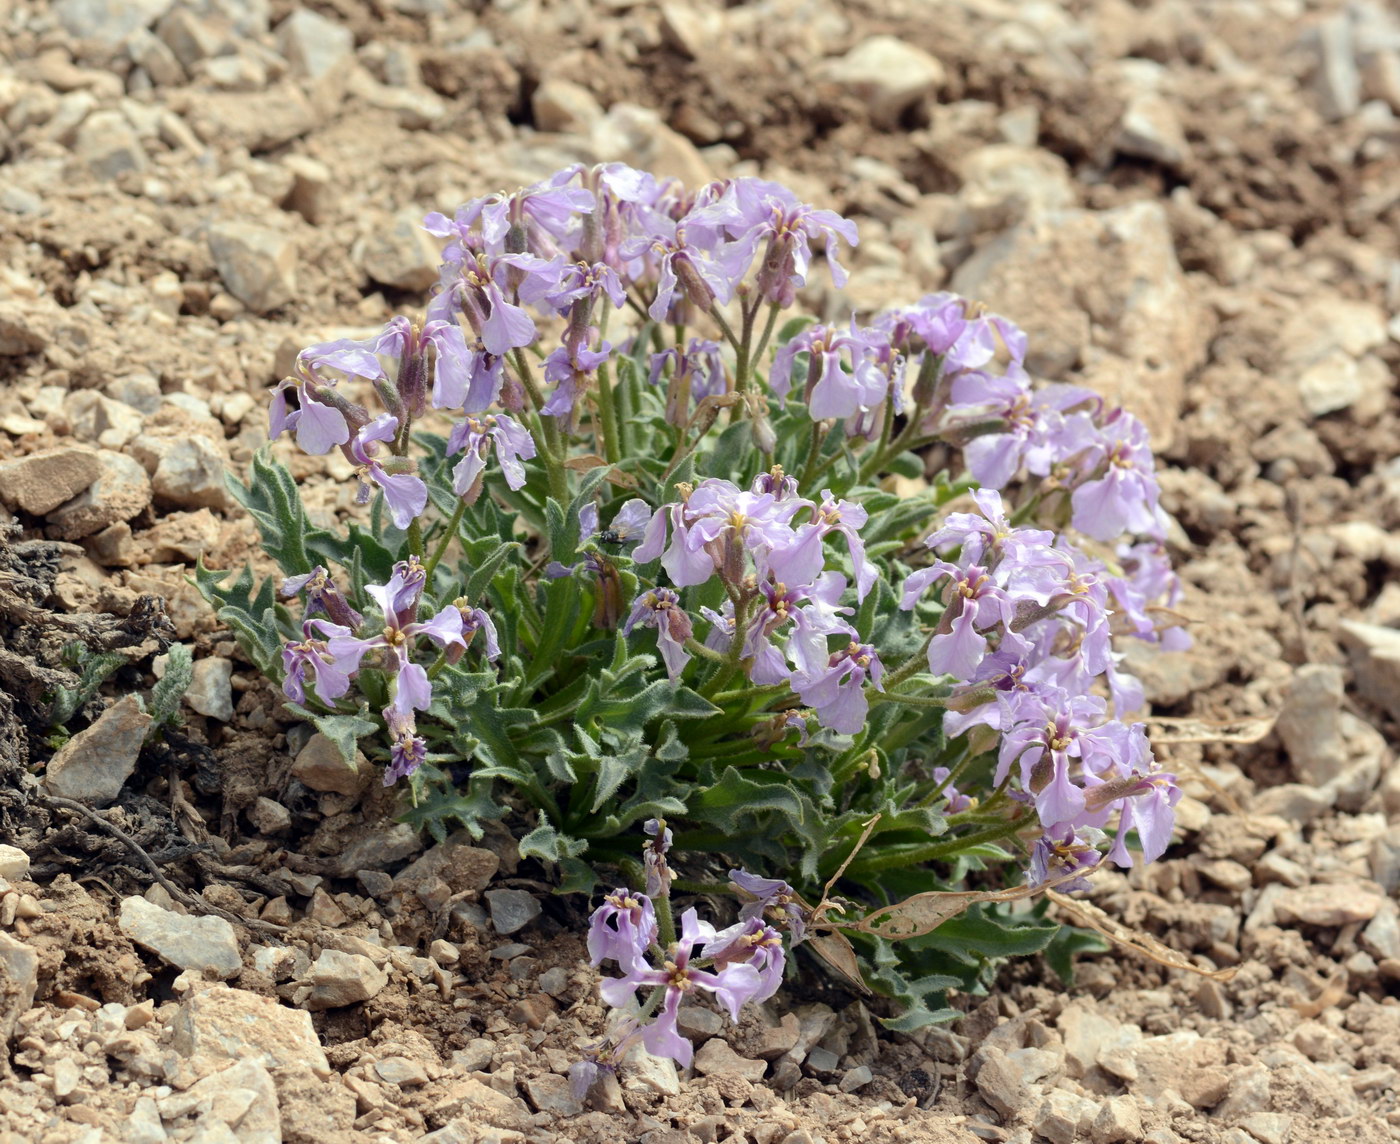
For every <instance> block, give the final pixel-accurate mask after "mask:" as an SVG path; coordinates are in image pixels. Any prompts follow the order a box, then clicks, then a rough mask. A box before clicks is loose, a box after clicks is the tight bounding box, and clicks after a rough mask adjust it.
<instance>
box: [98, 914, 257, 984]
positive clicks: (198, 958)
mask: <svg viewBox="0 0 1400 1144" xmlns="http://www.w3.org/2000/svg"><path fill="white" fill-rule="evenodd" d="M117 924H118V925H119V926H120V928H121V931H122V933H124V934H126V936H127V937H129V938H131V940H132V941H134V942H135V943H136V944H137V945H140V946H144V947H145V948H146V949H149V950H150V951H151V952H152V953H155V954H157V955H158V956H159V957H161V958H162V959H163V960H164V961H167V962H169V963H170V964H171V965H175V966H178V967H179V968H181V969H194V970H197V971H199V972H201V973H213V974H216V975H217V976H219V977H233V976H234V975H235V974H237V973H238V972H239V971H240V970H241V969H242V968H243V958H242V957H241V956H240V955H239V952H238V938H237V937H235V936H234V932H233V926H231V925H229V923H228V922H226V921H224V919H223V918H216V917H193V916H191V915H188V914H177V913H175V912H173V911H172V910H165V909H161V907H160V906H157V905H153V904H152V903H150V902H148V901H146V899H145V898H137V897H132V898H126V899H125V900H124V901H123V902H122V909H121V916H120V918H119V919H118V922H117Z"/></svg>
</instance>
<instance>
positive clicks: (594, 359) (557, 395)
mask: <svg viewBox="0 0 1400 1144" xmlns="http://www.w3.org/2000/svg"><path fill="white" fill-rule="evenodd" d="M612 349H613V348H612V345H611V343H609V342H604V343H603V344H602V345H601V346H599V347H598V348H597V349H596V350H592V349H589V348H588V347H587V346H586V345H580V346H577V347H575V348H574V349H572V350H571V349H570V348H569V347H568V346H560V347H559V348H558V349H555V350H552V351H550V353H549V356H548V357H546V358H545V359H544V379H545V381H548V382H552V383H553V384H554V387H555V388H554V392H553V393H551V394H550V395H549V400H548V401H546V402H545V403H544V407H543V408H542V409H541V410H540V412H541V413H543V414H545V415H546V416H548V417H567V418H572V417H573V416H574V414H575V412H576V411H577V408H578V399H579V397H580V396H582V394H583V392H584V390H586V389H587V387H588V380H589V378H591V377H592V376H593V375H594V374H595V373H596V372H597V371H598V367H599V366H600V365H602V364H603V363H604V362H606V361H607V360H608V359H609V358H610V357H612Z"/></svg>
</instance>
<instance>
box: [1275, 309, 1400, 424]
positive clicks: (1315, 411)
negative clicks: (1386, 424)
mask: <svg viewBox="0 0 1400 1144" xmlns="http://www.w3.org/2000/svg"><path fill="white" fill-rule="evenodd" d="M1389 338H1390V335H1389V333H1388V332H1387V330H1386V315H1385V311H1383V310H1382V309H1381V308H1380V307H1379V306H1375V305H1372V304H1371V303H1369V302H1361V301H1355V300H1352V299H1350V298H1342V297H1340V296H1337V295H1333V294H1325V293H1324V294H1320V295H1318V296H1317V297H1312V298H1307V299H1304V300H1302V301H1300V302H1299V304H1298V305H1297V306H1296V307H1295V308H1293V309H1292V310H1290V311H1289V315H1288V318H1287V320H1286V321H1285V323H1284V325H1283V329H1282V330H1281V331H1280V334H1279V338H1278V344H1277V351H1276V352H1277V355H1278V369H1277V372H1278V376H1279V378H1280V380H1281V381H1283V382H1284V383H1285V384H1288V385H1292V386H1294V387H1296V388H1297V390H1298V396H1299V397H1300V398H1301V399H1302V402H1303V408H1304V409H1305V410H1306V411H1307V412H1308V413H1309V414H1310V415H1311V416H1313V417H1321V416H1323V415H1324V414H1327V413H1335V412H1337V411H1339V410H1342V409H1349V410H1351V411H1352V414H1353V416H1355V417H1360V418H1369V417H1375V416H1379V414H1380V413H1381V412H1382V410H1383V409H1384V408H1385V404H1386V402H1387V400H1388V399H1389V396H1390V388H1391V378H1390V371H1389V369H1387V367H1386V365H1385V363H1384V362H1383V361H1382V360H1381V358H1379V357H1377V356H1376V355H1375V354H1374V353H1373V352H1372V351H1374V350H1378V349H1379V348H1380V347H1382V346H1384V345H1385V344H1386V342H1387V341H1389Z"/></svg>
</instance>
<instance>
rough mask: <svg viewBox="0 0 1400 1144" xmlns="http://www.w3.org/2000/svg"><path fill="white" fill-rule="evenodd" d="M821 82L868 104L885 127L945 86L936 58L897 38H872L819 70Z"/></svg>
mask: <svg viewBox="0 0 1400 1144" xmlns="http://www.w3.org/2000/svg"><path fill="white" fill-rule="evenodd" d="M817 75H818V78H819V79H821V80H824V81H825V82H827V83H830V84H833V85H835V86H836V87H838V88H840V89H842V90H844V91H846V92H849V93H850V94H852V95H855V96H857V97H858V98H860V99H862V100H864V101H865V103H866V104H867V106H868V107H869V109H870V117H871V119H873V120H874V121H875V122H876V123H878V124H881V125H883V126H886V127H893V126H895V125H896V124H897V123H898V121H899V117H900V116H901V115H902V114H903V113H904V112H905V111H906V110H908V109H909V108H910V107H912V106H913V105H914V104H916V103H918V102H919V101H920V100H922V99H925V98H927V97H928V96H931V95H933V94H934V93H935V92H936V91H937V90H938V89H939V88H940V87H942V86H943V80H944V69H943V65H942V63H940V62H939V61H938V60H937V59H936V58H935V57H934V56H931V55H929V54H928V52H925V51H923V50H922V49H920V48H916V47H914V46H913V45H912V44H907V43H905V42H904V41H903V40H900V39H898V38H896V37H895V36H886V35H880V36H871V37H870V38H869V39H867V40H862V41H861V42H860V43H859V44H857V45H856V46H855V47H854V48H852V49H851V50H850V51H849V52H847V53H846V54H845V55H844V56H842V57H841V58H840V59H838V60H831V61H829V62H827V63H826V64H824V65H822V67H821V68H820V69H819V70H818V73H817Z"/></svg>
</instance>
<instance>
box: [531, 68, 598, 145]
mask: <svg viewBox="0 0 1400 1144" xmlns="http://www.w3.org/2000/svg"><path fill="white" fill-rule="evenodd" d="M530 106H531V108H532V109H533V110H534V113H535V126H536V127H538V128H539V129H540V130H541V131H558V132H564V133H568V134H577V135H583V134H587V132H589V131H590V130H591V129H592V127H593V125H594V124H595V123H597V122H598V120H600V119H602V118H603V108H602V105H601V104H599V102H598V100H597V99H595V98H594V96H593V93H592V92H591V91H589V90H588V88H586V87H584V86H583V85H581V84H577V83H572V82H571V81H569V80H566V79H552V78H551V79H546V80H544V81H543V82H542V83H541V84H540V86H539V87H537V88H535V94H534V95H533V96H531V97H530Z"/></svg>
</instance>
